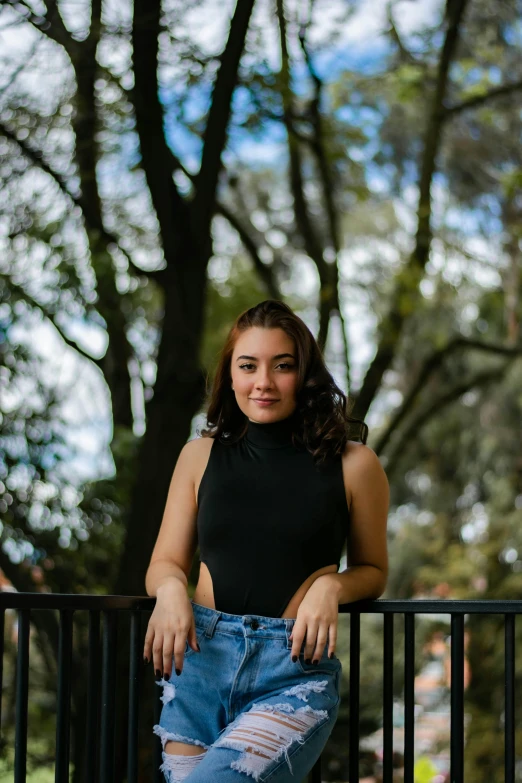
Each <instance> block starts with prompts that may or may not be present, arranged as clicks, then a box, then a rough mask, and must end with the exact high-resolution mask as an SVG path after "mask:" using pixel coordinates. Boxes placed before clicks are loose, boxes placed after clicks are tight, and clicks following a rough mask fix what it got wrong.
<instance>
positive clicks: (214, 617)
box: [205, 610, 221, 639]
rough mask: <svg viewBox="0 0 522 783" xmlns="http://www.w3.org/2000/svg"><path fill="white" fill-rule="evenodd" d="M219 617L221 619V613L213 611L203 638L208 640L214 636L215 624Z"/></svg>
mask: <svg viewBox="0 0 522 783" xmlns="http://www.w3.org/2000/svg"><path fill="white" fill-rule="evenodd" d="M220 617H221V612H218V611H216V610H214V611H213V612H212V617H211V618H210V620H209V622H208V625H207V627H206V630H205V636H206V637H207V638H208V639H212V637H213V636H214V629H215V627H216V623H217V621H218V620H219V618H220Z"/></svg>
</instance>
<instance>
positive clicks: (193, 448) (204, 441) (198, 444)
mask: <svg viewBox="0 0 522 783" xmlns="http://www.w3.org/2000/svg"><path fill="white" fill-rule="evenodd" d="M214 442H215V438H211V437H210V436H208V437H202V436H198V437H196V438H192V440H189V441H188V442H187V443H186V445H185V448H186V449H187V450H188V451H189V452H190V453H191V454H193V455H195V456H197V455H200V454H207V453H208V452H209V451H210V449H211V448H212V445H213V443H214Z"/></svg>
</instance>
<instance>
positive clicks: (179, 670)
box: [176, 669, 181, 677]
mask: <svg viewBox="0 0 522 783" xmlns="http://www.w3.org/2000/svg"><path fill="white" fill-rule="evenodd" d="M176 674H177V675H178V677H179V675H180V674H181V669H176Z"/></svg>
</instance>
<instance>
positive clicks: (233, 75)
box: [193, 0, 254, 236]
mask: <svg viewBox="0 0 522 783" xmlns="http://www.w3.org/2000/svg"><path fill="white" fill-rule="evenodd" d="M253 8H254V0H237V3H236V8H235V10H234V15H233V17H232V21H231V24H230V32H229V35H228V40H227V43H226V46H225V50H224V51H223V53H222V55H221V57H220V60H221V65H220V68H219V71H218V74H217V77H216V80H215V82H214V89H213V92H212V102H211V105H210V110H209V114H208V120H207V125H206V128H205V133H204V135H203V153H202V156H201V167H200V170H199V173H198V174H197V178H196V195H195V197H194V212H193V214H194V216H195V217H196V218H197V221H198V230H199V231H201V232H202V233H203V236H206V234H207V233H208V232H209V231H210V221H211V219H212V211H213V204H214V201H215V199H216V194H217V185H218V177H219V172H220V170H221V165H222V163H221V155H222V153H223V150H224V149H225V145H226V140H227V133H228V125H229V121H230V115H231V112H232V96H233V94H234V90H235V88H236V85H237V81H238V70H239V63H240V60H241V55H242V54H243V50H244V47H245V39H246V35H247V32H248V26H249V24H250V17H251V15H252V11H253ZM194 228H195V227H194Z"/></svg>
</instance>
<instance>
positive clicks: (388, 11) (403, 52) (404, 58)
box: [386, 0, 420, 65]
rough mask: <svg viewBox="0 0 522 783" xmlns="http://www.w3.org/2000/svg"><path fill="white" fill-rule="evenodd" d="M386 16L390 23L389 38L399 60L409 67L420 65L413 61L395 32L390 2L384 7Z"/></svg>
mask: <svg viewBox="0 0 522 783" xmlns="http://www.w3.org/2000/svg"><path fill="white" fill-rule="evenodd" d="M386 15H387V17H388V22H389V23H390V29H389V31H388V32H389V33H391V37H392V39H393V41H394V42H395V44H396V46H397V49H398V50H399V54H400V57H401V60H402V61H403V62H406V63H408V64H410V65H420V63H419V62H418V61H417V60H416V59H415V57H414V56H413V55H412V53H411V52H410V51H409V49H408V48H407V47H406V46H405V45H404V42H403V40H402V38H401V36H400V35H399V31H398V30H397V27H396V25H395V20H394V18H393V12H392V3H391V0H390V2H389V3H388V5H387V6H386Z"/></svg>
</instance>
